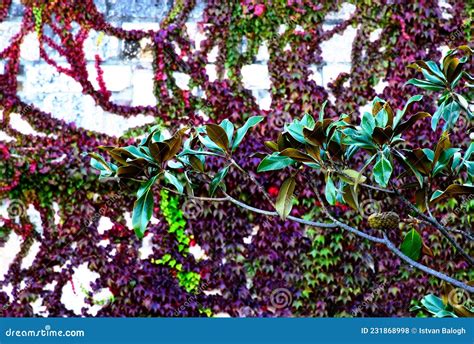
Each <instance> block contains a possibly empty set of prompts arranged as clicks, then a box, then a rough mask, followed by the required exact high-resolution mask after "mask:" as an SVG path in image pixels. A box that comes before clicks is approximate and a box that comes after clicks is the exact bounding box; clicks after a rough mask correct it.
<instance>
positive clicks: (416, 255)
mask: <svg viewBox="0 0 474 344" xmlns="http://www.w3.org/2000/svg"><path fill="white" fill-rule="evenodd" d="M422 246H423V245H422V240H421V236H420V234H419V233H418V232H417V231H416V230H415V229H412V230H410V231H409V232H408V233H407V235H406V236H405V239H403V242H402V245H401V246H400V250H401V251H402V252H403V253H404V254H405V255H406V256H408V257H409V258H411V259H413V260H414V261H417V260H418V259H420V256H421V248H422Z"/></svg>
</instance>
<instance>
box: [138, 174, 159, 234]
mask: <svg viewBox="0 0 474 344" xmlns="http://www.w3.org/2000/svg"><path fill="white" fill-rule="evenodd" d="M158 177H159V175H156V176H154V177H152V178H150V180H149V181H147V182H145V183H143V184H142V186H140V188H139V189H138V191H137V200H136V201H135V204H134V206H133V214H132V225H133V229H134V230H135V234H136V235H137V237H138V238H140V239H141V238H143V235H144V234H145V230H146V227H147V225H148V222H150V219H151V216H152V215H153V204H154V201H153V193H152V192H151V187H152V186H153V184H154V183H155V182H156V179H157V178H158Z"/></svg>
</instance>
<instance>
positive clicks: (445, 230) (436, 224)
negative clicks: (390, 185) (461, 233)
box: [394, 189, 474, 266]
mask: <svg viewBox="0 0 474 344" xmlns="http://www.w3.org/2000/svg"><path fill="white" fill-rule="evenodd" d="M394 191H395V193H396V194H397V196H398V198H400V199H401V200H402V201H403V203H405V204H406V205H408V206H409V207H410V209H412V210H413V211H415V212H416V213H417V214H418V215H419V216H420V217H421V218H422V219H423V220H425V221H426V222H428V223H430V224H431V225H432V226H434V227H435V228H436V229H438V230H439V231H440V232H441V234H443V235H444V237H445V238H446V239H448V241H449V242H450V243H451V245H452V246H454V248H456V249H457V250H458V251H459V253H460V254H461V255H462V256H463V257H464V258H465V259H466V260H467V262H468V263H469V265H471V266H474V259H473V258H472V257H471V256H470V255H469V254H467V252H466V251H464V249H463V248H462V247H461V246H460V245H459V244H458V243H457V242H456V240H454V239H453V237H452V236H451V235H449V230H448V228H446V227H444V226H443V225H442V224H440V223H439V222H438V221H437V220H436V219H435V218H434V217H433V216H426V215H425V214H423V213H422V212H421V211H420V210H419V209H418V208H417V207H416V206H414V205H413V204H412V203H411V202H410V201H409V200H407V199H406V198H405V197H404V196H403V195H402V194H401V193H400V192H398V191H397V190H396V189H394Z"/></svg>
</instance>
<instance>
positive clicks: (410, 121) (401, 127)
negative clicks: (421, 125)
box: [394, 112, 431, 135]
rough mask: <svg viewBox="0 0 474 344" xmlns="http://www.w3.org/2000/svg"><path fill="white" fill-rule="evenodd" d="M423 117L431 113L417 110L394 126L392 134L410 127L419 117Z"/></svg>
mask: <svg viewBox="0 0 474 344" xmlns="http://www.w3.org/2000/svg"><path fill="white" fill-rule="evenodd" d="M425 117H431V115H430V114H429V113H428V112H418V113H416V114H415V115H413V116H411V117H410V118H409V119H408V120H406V121H405V122H402V123H400V125H398V126H397V127H396V128H395V131H394V134H395V135H398V134H400V133H402V132H404V131H405V130H406V129H411V128H412V127H413V125H414V124H415V123H416V122H417V121H419V120H420V119H423V118H425Z"/></svg>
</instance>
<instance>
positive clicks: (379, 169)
mask: <svg viewBox="0 0 474 344" xmlns="http://www.w3.org/2000/svg"><path fill="white" fill-rule="evenodd" d="M392 171H393V168H392V164H391V163H390V160H388V159H387V158H386V157H385V155H383V154H382V155H380V156H379V157H378V158H377V162H376V163H375V166H374V178H375V182H376V183H377V184H379V185H380V186H383V187H386V186H387V185H388V182H389V181H390V176H391V175H392Z"/></svg>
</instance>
